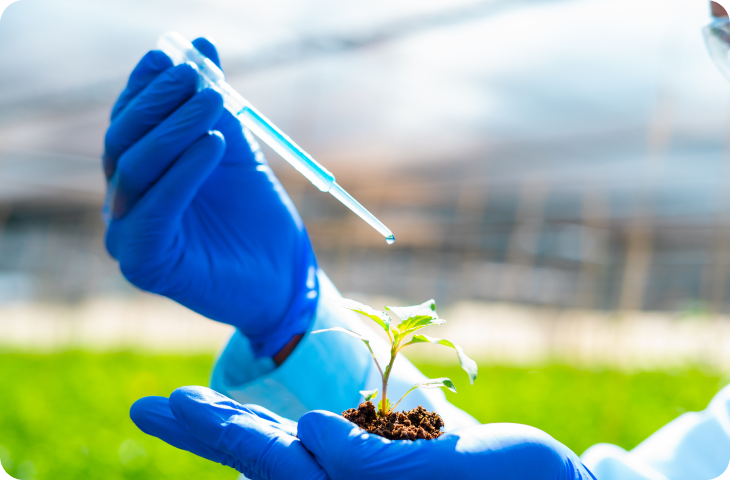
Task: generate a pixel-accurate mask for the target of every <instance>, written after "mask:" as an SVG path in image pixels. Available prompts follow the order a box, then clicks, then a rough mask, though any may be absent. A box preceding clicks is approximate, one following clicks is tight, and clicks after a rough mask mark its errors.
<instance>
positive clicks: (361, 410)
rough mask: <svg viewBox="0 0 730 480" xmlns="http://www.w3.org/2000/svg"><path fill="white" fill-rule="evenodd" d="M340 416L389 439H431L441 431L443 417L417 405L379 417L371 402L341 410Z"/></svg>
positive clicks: (439, 434) (369, 431)
mask: <svg viewBox="0 0 730 480" xmlns="http://www.w3.org/2000/svg"><path fill="white" fill-rule="evenodd" d="M342 416H343V417H345V418H346V419H347V420H349V421H351V422H352V423H354V424H355V425H357V426H358V427H360V428H362V429H363V430H365V431H366V432H368V433H373V434H375V435H379V436H381V437H384V438H387V439H390V440H419V439H424V440H432V439H434V438H438V437H440V436H441V434H442V433H443V432H442V431H441V428H443V426H444V421H443V419H442V418H441V417H440V416H439V415H438V414H437V413H436V412H429V411H428V410H426V409H425V408H423V407H422V406H420V405H419V406H418V407H416V408H414V409H413V410H411V411H409V412H391V413H390V415H388V416H387V417H379V416H378V413H377V410H376V409H375V405H373V402H365V403H361V404H360V406H359V407H357V408H350V409H348V410H345V411H344V412H342Z"/></svg>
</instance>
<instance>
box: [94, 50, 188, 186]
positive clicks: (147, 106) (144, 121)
mask: <svg viewBox="0 0 730 480" xmlns="http://www.w3.org/2000/svg"><path fill="white" fill-rule="evenodd" d="M197 81H198V73H197V72H196V71H195V70H194V69H193V68H192V67H191V66H190V65H188V64H182V65H178V66H176V67H172V68H170V69H169V70H167V71H165V72H164V73H162V74H161V75H159V76H158V77H157V78H155V79H154V80H153V81H152V82H151V83H150V84H149V85H147V86H146V87H145V88H144V90H142V92H140V93H139V94H138V95H137V96H135V97H134V98H133V99H132V100H131V101H130V102H129V104H128V106H127V107H126V108H125V109H124V110H123V111H122V112H120V114H119V115H118V116H117V117H116V119H115V120H114V121H113V122H112V124H111V125H110V126H109V129H108V130H107V132H106V137H105V139H104V152H105V154H104V172H105V174H106V175H107V178H111V176H112V175H113V174H114V171H115V170H116V165H117V162H118V160H119V157H120V156H121V155H122V154H123V153H124V152H125V151H126V150H127V149H128V148H130V147H131V146H132V145H134V144H135V143H136V142H138V141H139V140H140V139H141V138H142V137H143V136H144V135H146V134H147V133H148V132H149V131H150V130H152V129H153V128H154V127H155V126H157V124H159V123H160V122H162V121H163V120H165V118H167V117H168V116H169V115H170V114H171V113H173V112H174V111H175V110H177V109H178V108H179V107H180V106H181V105H182V104H184V103H185V102H187V101H188V100H189V99H190V98H191V97H192V96H193V95H195V92H196V90H197Z"/></svg>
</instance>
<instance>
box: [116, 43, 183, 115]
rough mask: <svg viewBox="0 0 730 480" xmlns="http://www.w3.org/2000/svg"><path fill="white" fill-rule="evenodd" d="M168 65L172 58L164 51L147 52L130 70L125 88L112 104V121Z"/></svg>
mask: <svg viewBox="0 0 730 480" xmlns="http://www.w3.org/2000/svg"><path fill="white" fill-rule="evenodd" d="M170 67H172V60H170V57H168V56H167V55H165V54H164V53H162V52H160V51H159V50H152V51H149V52H147V53H146V54H145V56H144V57H142V60H140V61H139V63H138V64H137V66H136V67H134V70H132V74H131V75H130V76H129V81H128V82H127V86H126V88H125V89H124V91H123V92H122V93H121V95H119V98H118V99H117V102H116V103H115V104H114V107H113V108H112V114H111V120H112V122H113V121H114V119H115V118H116V117H117V116H118V115H119V114H120V113H121V112H122V111H123V110H124V108H125V107H126V106H127V104H128V103H129V102H130V101H131V100H132V99H133V98H134V97H135V96H136V95H137V94H138V93H139V92H141V91H142V90H143V89H144V87H146V86H147V85H148V84H149V83H150V82H151V81H152V80H154V79H155V78H157V76H158V75H159V74H161V73H162V72H164V71H165V70H167V69H168V68H170Z"/></svg>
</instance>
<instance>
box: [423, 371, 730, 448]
mask: <svg viewBox="0 0 730 480" xmlns="http://www.w3.org/2000/svg"><path fill="white" fill-rule="evenodd" d="M419 368H421V371H423V373H424V374H426V375H427V376H429V377H431V378H433V377H443V376H446V377H449V378H451V379H452V380H453V381H454V384H455V385H456V389H457V391H458V393H451V392H449V391H446V395H447V397H448V399H449V401H451V402H452V403H454V404H455V405H457V406H459V407H461V408H462V409H463V410H466V411H467V412H469V413H471V414H472V415H473V416H474V417H476V418H477V420H479V421H480V422H482V423H496V422H508V423H522V424H526V425H532V426H533V427H537V428H539V429H541V430H544V431H545V432H547V433H549V434H550V435H552V436H553V437H554V438H555V439H557V440H558V441H560V442H562V443H563V444H565V445H567V446H568V447H570V449H571V450H573V451H574V452H576V453H578V454H581V453H583V452H584V451H585V450H586V449H587V448H588V447H590V446H591V445H595V444H596V443H606V442H607V443H613V444H616V445H619V446H621V447H623V448H626V449H631V448H633V447H635V446H636V445H638V444H639V443H640V442H641V441H642V440H644V439H645V438H646V437H647V436H649V435H651V434H652V433H653V432H655V431H656V430H658V429H659V428H660V427H661V426H662V425H665V424H666V423H667V422H669V421H671V420H672V419H674V418H676V417H677V416H679V415H680V414H682V413H684V412H686V411H697V410H702V409H704V408H705V407H706V406H707V404H708V403H709V401H710V400H711V399H712V397H713V396H714V395H715V393H717V392H718V391H719V390H720V388H722V386H724V384H725V383H726V381H725V380H727V379H726V378H725V377H723V376H720V375H711V374H707V373H702V372H700V371H698V370H685V371H676V372H642V373H634V374H627V373H621V372H616V371H610V370H594V371H591V370H578V369H575V368H571V367H566V366H559V365H553V366H547V367H543V368H534V369H526V368H515V367H495V366H486V365H481V364H480V368H479V378H478V379H477V381H476V382H474V385H469V380H468V379H467V377H466V374H465V373H464V372H463V371H462V370H461V369H459V368H458V367H451V368H444V367H443V366H433V365H423V364H419ZM444 390H445V389H444Z"/></svg>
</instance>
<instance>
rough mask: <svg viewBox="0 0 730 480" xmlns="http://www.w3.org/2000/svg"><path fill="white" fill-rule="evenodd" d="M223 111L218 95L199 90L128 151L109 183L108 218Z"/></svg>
mask: <svg viewBox="0 0 730 480" xmlns="http://www.w3.org/2000/svg"><path fill="white" fill-rule="evenodd" d="M222 110H223V99H222V98H221V96H220V94H219V93H218V92H216V91H215V90H211V89H205V90H202V91H201V92H198V93H197V94H196V95H195V96H194V97H193V98H192V99H190V100H189V101H188V102H187V103H185V105H183V106H182V107H180V108H179V109H177V110H176V111H175V112H174V113H173V114H172V115H170V116H169V117H168V118H167V119H165V121H163V122H162V123H161V124H159V125H158V126H157V127H155V128H154V129H153V130H152V131H151V132H149V133H148V134H147V135H145V137H144V138H143V139H142V140H140V141H139V142H137V143H135V144H134V145H133V146H132V147H131V148H130V149H129V150H127V151H126V152H125V153H124V154H123V155H122V156H121V157H120V159H119V163H118V165H117V169H116V172H115V173H114V176H113V177H112V180H111V183H110V186H109V189H110V191H111V195H112V201H111V217H112V218H113V219H118V218H121V217H122V216H123V215H124V214H125V213H126V212H127V211H129V210H130V209H131V208H132V207H133V206H134V204H135V203H136V202H137V201H138V200H139V199H140V198H141V197H142V195H143V194H144V193H145V192H146V191H147V190H148V189H149V188H150V187H151V186H152V184H154V183H155V182H156V181H157V180H158V179H159V178H160V177H161V176H162V174H163V173H164V172H165V171H166V170H167V169H168V168H169V167H170V165H172V163H173V162H174V161H175V160H176V159H177V158H178V157H179V156H180V155H181V154H182V153H183V152H184V151H185V150H187V149H188V148H189V147H190V145H192V144H193V143H194V142H196V141H197V140H198V139H199V138H200V137H201V136H203V135H205V134H206V133H207V132H208V131H209V130H210V129H211V128H212V127H213V125H215V123H216V122H217V121H218V119H219V118H220V115H221V111H222Z"/></svg>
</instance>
